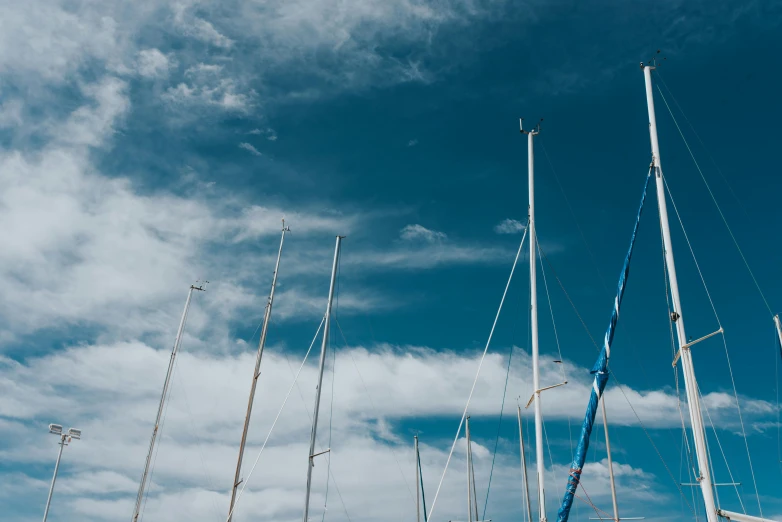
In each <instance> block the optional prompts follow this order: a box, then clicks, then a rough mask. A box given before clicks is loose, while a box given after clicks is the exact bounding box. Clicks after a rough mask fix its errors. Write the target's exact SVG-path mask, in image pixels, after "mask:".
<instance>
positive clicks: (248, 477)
mask: <svg viewBox="0 0 782 522" xmlns="http://www.w3.org/2000/svg"><path fill="white" fill-rule="evenodd" d="M325 321H326V316H325V315H324V316H323V319H321V320H320V326H318V330H317V331H316V332H315V337H313V338H312V342H311V343H310V347H309V348H308V349H307V353H306V354H304V360H302V361H301V366H299V370H298V371H297V372H296V376H295V378H294V379H293V382H292V383H291V386H290V388H288V393H287V394H285V399H284V400H283V401H282V406H280V410H279V411H278V412H277V416H276V417H274V422H272V427H271V428H269V433H268V434H267V435H266V440H264V441H263V445H262V446H261V450H260V451H259V452H258V456H257V457H256V458H255V462H253V466H252V468H250V473H248V474H247V478H246V479H244V485H243V486H242V489H241V490H240V491H239V494H238V495H237V496H236V502H234V507H233V509H231V512H230V513H228V518H226V522H228V521H229V520H231V516H232V515H233V513H234V511H236V506H238V505H239V501H240V500H241V499H242V494H243V493H244V490H245V488H246V487H247V484H248V483H249V482H250V478H251V477H252V474H253V472H254V471H255V466H257V465H258V461H259V460H260V459H261V455H263V450H264V449H266V444H267V443H268V442H269V438H270V437H271V436H272V431H274V427H275V426H276V425H277V421H278V420H279V418H280V414H281V413H282V410H283V409H284V408H285V404H286V403H287V402H288V397H290V396H291V392H292V391H293V387H294V386H296V382H297V381H298V380H299V374H300V373H301V370H302V369H303V368H304V364H305V363H306V362H307V357H309V355H310V352H311V351H312V347H313V346H314V345H315V341H316V340H317V339H318V334H319V333H320V329H321V328H323V323H324V322H325Z"/></svg>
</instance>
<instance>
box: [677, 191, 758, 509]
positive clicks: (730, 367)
mask: <svg viewBox="0 0 782 522" xmlns="http://www.w3.org/2000/svg"><path fill="white" fill-rule="evenodd" d="M663 183H664V185H665V189H666V190H667V191H668V197H670V199H671V203H672V204H673V210H674V212H675V213H676V218H677V219H678V220H679V226H681V228H682V232H684V239H685V240H686V241H687V246H688V247H689V249H690V254H691V255H692V258H693V260H694V261H695V267H696V268H697V269H698V275H699V276H700V278H701V283H703V288H704V289H705V290H706V295H707V296H708V298H709V303H710V304H711V309H712V310H713V311H714V317H715V319H716V320H717V324H718V325H719V327H720V329H722V322H721V321H720V318H719V315H718V314H717V309H716V307H715V306H714V301H713V300H712V298H711V293H710V292H709V288H708V286H707V285H706V280H705V279H704V277H703V273H702V272H701V268H700V265H699V264H698V260H697V258H696V257H695V251H694V250H693V248H692V243H690V238H689V236H688V235H687V231H686V230H685V228H684V222H683V221H682V218H681V215H679V210H678V209H677V208H676V203H675V202H674V199H673V194H671V190H670V188H669V187H668V182H667V181H666V179H665V177H664V176H663ZM721 337H722V344H723V346H724V348H725V359H726V360H727V362H728V371H729V373H730V382H731V385H732V387H733V397H734V399H736V410H737V411H738V414H739V423H740V424H741V435H742V438H743V439H744V448H745V449H746V451H747V460H748V461H749V470H750V473H751V475H752V484H753V486H754V488H755V496H756V497H757V500H758V509H759V510H760V517H761V518H762V517H763V508H762V507H761V505H760V494H759V492H758V483H757V480H756V479H755V469H754V467H753V465H752V456H751V454H750V452H749V442H748V441H747V431H746V429H745V428H744V417H743V415H742V414H741V405H740V403H739V394H738V391H737V389H736V380H735V378H734V377H733V365H732V364H731V363H730V354H729V353H728V341H727V339H726V338H725V332H724V330H723V332H722V335H721ZM726 464H727V462H726ZM737 493H738V491H737Z"/></svg>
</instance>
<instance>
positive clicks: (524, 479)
mask: <svg viewBox="0 0 782 522" xmlns="http://www.w3.org/2000/svg"><path fill="white" fill-rule="evenodd" d="M518 409H519V410H518V415H519V446H520V449H521V482H522V484H523V486H524V498H526V500H527V522H532V506H531V505H530V501H529V481H528V480H527V456H526V453H525V452H524V433H523V431H522V429H521V406H519V407H518Z"/></svg>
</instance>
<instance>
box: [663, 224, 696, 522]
mask: <svg viewBox="0 0 782 522" xmlns="http://www.w3.org/2000/svg"><path fill="white" fill-rule="evenodd" d="M658 222H659V225H660V246H661V248H660V252H661V254H662V267H663V283H664V287H665V306H666V307H667V308H668V315H667V316H666V317H669V318H670V317H671V299H672V298H671V294H670V284H669V282H668V265H667V264H666V261H665V246H664V244H665V241H664V238H663V223H662V220H658ZM667 323H668V335H669V339H670V342H671V360H673V359H674V358H675V357H676V340H675V338H674V333H673V322H672V321H670V320H668V321H667ZM671 371H672V372H673V381H674V383H675V385H676V409H677V410H678V412H679V420H680V421H681V426H682V453H683V454H684V455H685V456H686V459H687V479H688V480H690V481H691V482H693V483H694V482H695V481H696V476H697V473H696V472H695V461H694V460H693V457H692V448H691V447H690V439H689V437H687V426H686V424H685V421H684V411H683V410H682V392H681V388H680V386H679V368H678V366H672V367H671ZM683 464H684V458H683V457H682V460H681V461H680V464H679V476H680V477H681V467H682V465H683ZM690 493H691V495H692V504H693V506H695V505H697V503H696V502H695V488H692V489H690ZM682 511H684V506H682ZM694 515H695V522H698V512H697V510H696V511H695V512H694Z"/></svg>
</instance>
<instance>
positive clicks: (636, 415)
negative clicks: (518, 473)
mask: <svg viewBox="0 0 782 522" xmlns="http://www.w3.org/2000/svg"><path fill="white" fill-rule="evenodd" d="M540 251H541V253H542V254H543V259H545V260H546V263H547V264H548V265H549V268H550V269H551V272H552V273H553V275H554V278H555V279H556V280H557V283H559V286H560V288H561V289H562V292H563V293H564V294H565V297H566V298H567V300H568V302H569V303H570V306H571V307H572V308H573V311H574V312H575V314H576V316H577V317H578V319H579V321H581V325H582V326H583V327H584V330H585V331H586V334H587V336H588V337H589V339H590V340H591V341H592V344H593V345H594V347H595V349H596V350H597V351H598V352H600V347H599V346H598V344H597V342H595V338H594V337H592V333H591V332H590V331H589V328H588V327H587V325H586V323H585V322H584V319H583V318H582V317H581V314H580V313H579V312H578V308H576V305H575V303H574V302H573V299H571V297H570V294H568V293H567V290H565V285H564V284H563V283H562V280H561V279H560V278H559V276H558V275H557V272H556V270H554V267H553V265H552V264H551V261H549V259H548V257H547V256H546V253H545V252H544V251H543V250H542V249H541V250H540ZM609 369H610V371H611V374H612V375H613V376H614V380H615V381H616V384H617V386H618V388H619V391H621V392H622V395H623V396H624V398H625V401H626V402H627V404H628V406H630V410H631V411H632V412H633V415H634V416H635V418H636V420H637V421H638V425H639V426H641V429H642V430H643V432H644V434H645V435H646V438H647V439H649V443H650V444H651V445H652V448H654V451H655V453H657V456H658V457H659V458H660V461H661V462H662V464H663V466H664V467H665V471H667V472H668V476H669V477H670V478H671V481H672V482H673V483H674V485H675V486H676V489H678V490H679V494H680V495H681V496H682V497H683V498H684V499H685V502H687V506H688V507H689V508H690V510H691V511H693V513H694V512H695V511H694V510H693V508H692V506H690V503H689V502H688V501H687V500H686V497H685V496H684V492H683V491H682V488H681V486H680V485H679V483H678V481H677V480H676V478H675V477H674V476H673V473H671V469H670V468H669V467H668V464H667V463H666V462H665V459H663V456H662V454H661V453H660V450H659V449H658V448H657V445H656V444H655V443H654V440H652V437H651V435H649V431H648V430H647V429H646V426H645V425H644V423H643V421H641V417H640V416H639V415H638V412H637V411H636V410H635V407H634V406H633V403H632V402H630V398H629V397H628V396H627V393H626V392H625V389H624V388H625V387H624V384H622V383H621V381H620V380H619V378H618V376H617V374H616V372H615V371H614V370H613V369H612V368H611V367H610V365H609Z"/></svg>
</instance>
